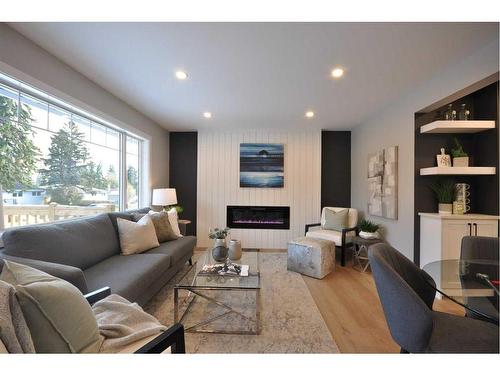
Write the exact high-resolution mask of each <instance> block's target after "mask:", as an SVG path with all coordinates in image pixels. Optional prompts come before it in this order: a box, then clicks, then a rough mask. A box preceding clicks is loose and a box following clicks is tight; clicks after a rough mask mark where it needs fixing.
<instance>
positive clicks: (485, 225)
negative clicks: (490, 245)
mask: <svg viewBox="0 0 500 375" xmlns="http://www.w3.org/2000/svg"><path fill="white" fill-rule="evenodd" d="M472 224H476V225H477V235H478V236H484V237H498V221H497V220H474V221H473V222H472ZM472 233H473V235H475V234H476V231H475V228H474V227H473V228H472Z"/></svg>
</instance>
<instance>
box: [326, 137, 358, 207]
mask: <svg viewBox="0 0 500 375" xmlns="http://www.w3.org/2000/svg"><path fill="white" fill-rule="evenodd" d="M325 206H327V207H351V132H350V131H326V130H325V131H322V132H321V207H325Z"/></svg>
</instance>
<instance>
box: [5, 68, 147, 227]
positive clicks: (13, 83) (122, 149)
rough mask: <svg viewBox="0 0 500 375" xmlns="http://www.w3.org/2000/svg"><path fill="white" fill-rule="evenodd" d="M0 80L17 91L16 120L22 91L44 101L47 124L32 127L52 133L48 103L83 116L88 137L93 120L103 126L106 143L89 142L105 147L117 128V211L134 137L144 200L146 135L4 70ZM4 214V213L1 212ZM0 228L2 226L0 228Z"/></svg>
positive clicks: (124, 206)
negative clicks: (118, 194)
mask: <svg viewBox="0 0 500 375" xmlns="http://www.w3.org/2000/svg"><path fill="white" fill-rule="evenodd" d="M0 84H1V85H3V86H5V87H6V88H7V89H9V90H11V91H14V92H16V94H17V105H18V109H17V119H16V121H18V120H19V111H20V108H21V105H22V104H23V103H22V101H21V97H22V96H23V94H24V95H25V96H28V97H32V98H34V99H36V100H39V101H41V102H42V103H45V104H47V124H46V125H47V128H46V129H44V128H42V127H39V126H36V125H30V126H31V127H33V128H35V129H41V130H45V131H48V132H50V133H54V131H52V130H51V129H50V109H51V107H55V109H58V110H62V111H65V112H68V113H69V115H70V119H71V120H72V119H73V117H74V116H77V117H80V118H83V119H85V120H88V121H89V125H90V137H91V136H92V124H95V125H97V126H102V127H103V128H104V129H105V134H106V138H105V143H106V145H100V144H99V143H96V142H92V138H90V140H89V141H88V142H89V143H92V144H96V145H100V146H102V147H107V148H111V147H108V146H107V133H108V129H109V130H111V131H113V132H117V133H118V137H119V141H118V150H117V151H118V152H119V184H120V186H119V193H120V197H119V201H118V202H119V203H118V205H119V207H118V209H119V211H123V210H126V209H127V136H128V137H131V138H134V139H136V140H137V141H138V144H139V147H138V151H139V155H138V170H137V176H138V181H139V183H138V187H137V199H138V206H139V207H140V206H141V203H142V202H144V201H145V197H144V196H143V193H144V189H142V186H143V183H142V178H143V176H144V174H143V171H142V169H143V168H144V167H146V166H144V165H143V164H142V160H144V159H143V155H142V152H143V150H145V148H144V147H143V146H144V143H145V142H148V140H147V139H145V138H143V137H141V136H139V135H137V134H134V133H132V132H130V131H128V130H127V129H124V128H123V127H120V126H118V125H115V124H113V123H110V122H109V121H106V120H104V119H102V118H100V117H98V116H96V115H94V114H92V113H90V112H87V111H84V110H81V109H79V108H78V107H75V106H74V105H72V104H70V103H68V102H66V101H64V100H61V99H58V98H56V97H54V96H53V95H51V94H48V93H45V92H43V91H41V90H39V89H37V88H35V87H33V86H32V85H30V84H27V83H25V82H22V81H21V80H18V79H16V78H12V77H10V76H8V75H7V74H5V73H4V72H2V71H0ZM2 214H3V213H2ZM0 230H2V228H0Z"/></svg>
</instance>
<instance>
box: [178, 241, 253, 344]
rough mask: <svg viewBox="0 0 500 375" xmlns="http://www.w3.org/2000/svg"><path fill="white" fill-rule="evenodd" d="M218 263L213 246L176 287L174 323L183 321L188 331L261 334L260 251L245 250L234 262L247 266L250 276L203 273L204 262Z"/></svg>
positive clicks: (209, 263)
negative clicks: (213, 254) (213, 255)
mask: <svg viewBox="0 0 500 375" xmlns="http://www.w3.org/2000/svg"><path fill="white" fill-rule="evenodd" d="M216 263H218V262H216V261H215V260H214V259H213V258H212V253H211V249H208V250H206V251H205V252H204V253H203V254H202V255H201V256H200V257H199V259H198V260H197V261H196V262H195V263H194V264H193V265H192V266H191V267H190V269H189V270H188V271H187V272H186V274H185V275H184V276H183V277H182V279H181V280H180V281H179V283H178V284H176V285H175V286H174V320H175V322H176V323H182V324H184V329H185V331H186V332H199V333H228V334H242V335H244V334H247V335H258V334H259V333H260V322H259V320H260V273H259V251H258V250H256V249H255V250H254V249H243V253H242V257H241V259H239V260H238V261H235V262H234V263H236V264H240V265H248V266H249V269H248V276H235V275H231V276H228V275H224V276H221V275H204V274H200V271H201V270H202V268H203V266H204V265H207V264H208V265H211V264H216ZM208 305H211V306H213V307H214V308H213V309H210V308H209V307H208Z"/></svg>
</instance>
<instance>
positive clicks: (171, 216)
mask: <svg viewBox="0 0 500 375" xmlns="http://www.w3.org/2000/svg"><path fill="white" fill-rule="evenodd" d="M168 220H169V221H170V226H171V227H172V230H173V231H174V233H175V235H176V236H177V237H182V234H181V230H180V229H179V216H178V215H177V210H176V209H175V208H171V209H170V210H168Z"/></svg>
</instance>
